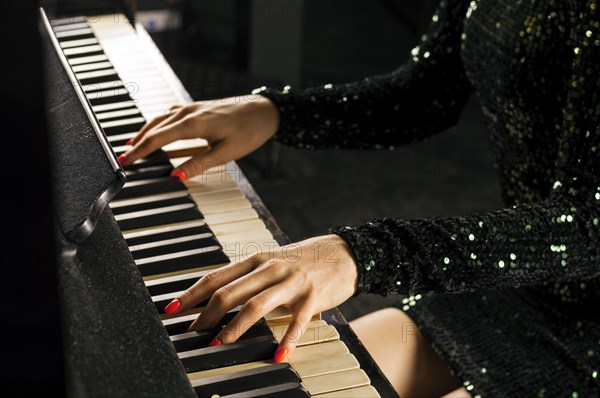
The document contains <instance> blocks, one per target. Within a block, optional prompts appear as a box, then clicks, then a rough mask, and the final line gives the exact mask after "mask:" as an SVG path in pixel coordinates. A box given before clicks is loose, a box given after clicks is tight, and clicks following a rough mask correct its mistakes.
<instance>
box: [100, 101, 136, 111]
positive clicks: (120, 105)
mask: <svg viewBox="0 0 600 398" xmlns="http://www.w3.org/2000/svg"><path fill="white" fill-rule="evenodd" d="M134 105H136V102H135V101H133V100H131V101H123V102H115V103H112V104H103V105H96V106H92V109H93V111H94V112H95V113H97V112H104V111H108V110H112V109H122V108H129V107H131V106H134Z"/></svg>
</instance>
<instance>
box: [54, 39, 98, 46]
mask: <svg viewBox="0 0 600 398" xmlns="http://www.w3.org/2000/svg"><path fill="white" fill-rule="evenodd" d="M90 44H98V40H97V39H95V38H89V39H79V40H70V41H63V42H61V43H60V47H61V48H73V47H83V46H89V45H90Z"/></svg>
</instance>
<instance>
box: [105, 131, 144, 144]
mask: <svg viewBox="0 0 600 398" xmlns="http://www.w3.org/2000/svg"><path fill="white" fill-rule="evenodd" d="M137 133H138V132H137V131H132V132H131V133H123V134H118V135H110V136H108V137H106V138H108V142H110V143H112V142H117V141H122V140H130V139H132V138H133V137H135V136H136V135H137Z"/></svg>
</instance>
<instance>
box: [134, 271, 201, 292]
mask: <svg viewBox="0 0 600 398" xmlns="http://www.w3.org/2000/svg"><path fill="white" fill-rule="evenodd" d="M207 272H209V271H202V272H200V273H194V274H193V275H192V276H187V275H182V277H181V278H177V279H175V280H169V281H168V282H164V283H156V284H154V283H153V281H149V282H146V288H147V289H148V292H149V293H150V295H151V296H160V295H163V294H168V293H173V292H181V291H183V290H185V289H187V288H188V287H190V286H192V285H193V284H194V283H196V282H197V281H198V280H200V278H202V277H203V276H204V275H205V274H206V273H207Z"/></svg>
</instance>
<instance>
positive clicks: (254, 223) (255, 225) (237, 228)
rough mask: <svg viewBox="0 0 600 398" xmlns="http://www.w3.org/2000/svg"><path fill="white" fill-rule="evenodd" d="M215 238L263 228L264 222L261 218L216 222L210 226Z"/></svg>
mask: <svg viewBox="0 0 600 398" xmlns="http://www.w3.org/2000/svg"><path fill="white" fill-rule="evenodd" d="M210 227H211V229H212V231H213V232H214V234H215V235H216V236H217V239H219V241H220V239H221V236H222V235H229V234H235V233H242V232H248V231H256V230H259V229H262V228H265V223H264V222H263V221H262V220H261V219H253V220H245V221H236V222H231V223H227V224H217V225H211V226H210Z"/></svg>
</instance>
